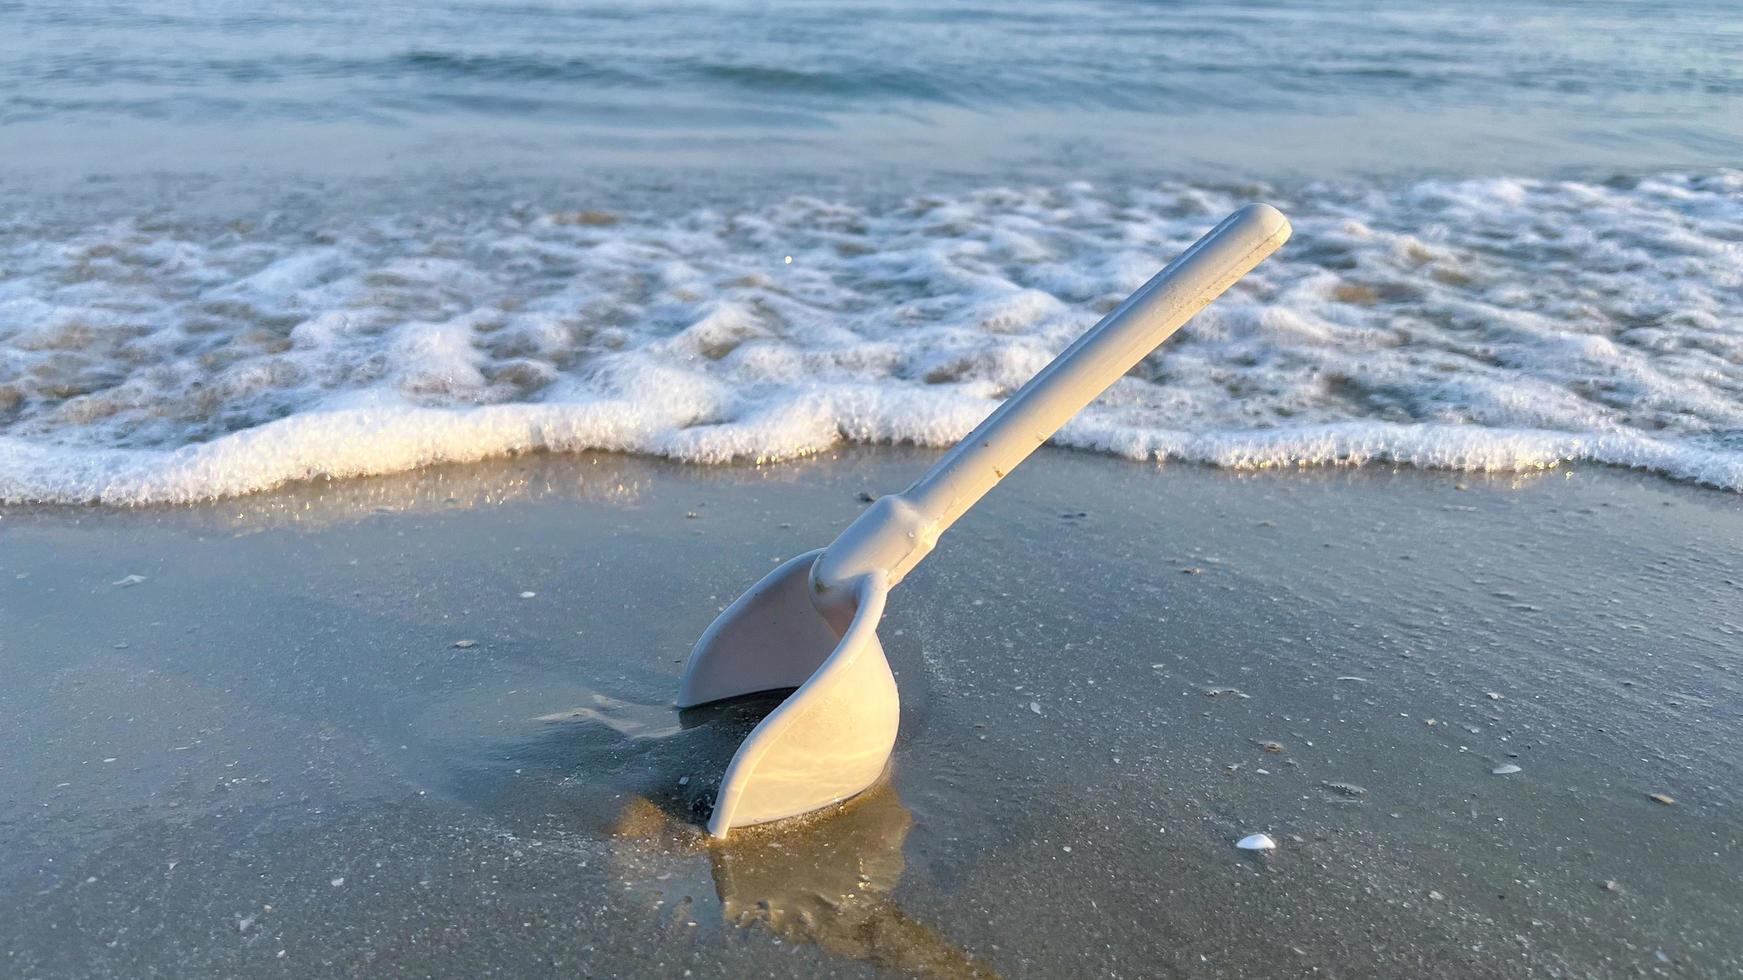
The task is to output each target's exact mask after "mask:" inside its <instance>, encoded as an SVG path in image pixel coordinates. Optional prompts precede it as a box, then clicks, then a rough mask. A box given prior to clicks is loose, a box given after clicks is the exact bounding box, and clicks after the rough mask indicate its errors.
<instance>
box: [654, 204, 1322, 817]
mask: <svg viewBox="0 0 1743 980" xmlns="http://www.w3.org/2000/svg"><path fill="white" fill-rule="evenodd" d="M1288 238H1289V221H1288V219H1286V218H1284V217H1283V215H1282V214H1281V213H1279V212H1278V211H1277V209H1276V208H1273V207H1271V206H1269V205H1266V204H1249V205H1247V206H1246V207H1244V208H1241V209H1240V210H1239V211H1236V212H1235V213H1234V214H1231V215H1229V216H1228V217H1227V218H1225V219H1223V222H1222V224H1219V225H1217V226H1216V227H1215V228H1213V229H1211V231H1210V233H1209V234H1207V235H1205V236H1204V237H1203V238H1200V239H1199V240H1198V241H1197V242H1195V243H1193V245H1192V247H1191V248H1189V249H1187V250H1186V252H1185V253H1183V254H1182V255H1181V256H1180V257H1179V258H1177V259H1175V260H1174V261H1173V262H1171V263H1169V264H1168V267H1167V268H1165V269H1163V270H1162V271H1161V272H1159V273H1157V274H1156V277H1155V278H1154V279H1151V280H1150V281H1149V282H1147V283H1145V284H1144V286H1143V287H1142V288H1140V289H1139V290H1138V291H1137V292H1135V293H1133V294H1132V295H1131V296H1130V297H1129V298H1128V299H1127V300H1126V301H1125V302H1124V303H1121V304H1120V305H1119V306H1118V307H1117V308H1116V309H1115V310H1114V311H1113V312H1112V313H1109V314H1108V315H1107V316H1106V317H1104V318H1103V319H1102V321H1101V322H1100V323H1097V324H1096V325H1095V326H1094V327H1092V328H1091V329H1090V330H1089V332H1088V333H1086V334H1084V335H1083V336H1082V337H1080V338H1078V340H1077V342H1076V343H1074V344H1072V345H1071V346H1070V347H1068V348H1066V349H1065V352H1064V353H1062V354H1060V355H1059V356H1058V357H1057V358H1056V359H1054V361H1053V363H1051V364H1049V365H1047V366H1046V367H1045V368H1042V369H1041V372H1040V373H1039V374H1036V375H1035V377H1033V378H1031V379H1030V380H1029V383H1028V384H1026V385H1024V386H1023V387H1022V389H1021V390H1019V391H1018V392H1017V393H1016V394H1015V395H1012V396H1011V397H1010V398H1009V399H1008V400H1006V401H1005V403H1004V404H1003V405H1000V406H999V407H998V408H997V409H996V410H995V411H994V412H993V413H992V414H991V415H989V416H987V419H986V421H984V422H982V423H981V424H980V426H979V427H977V428H976V429H975V430H974V431H973V432H971V433H969V435H968V437H967V438H966V439H964V440H962V442H960V443H958V444H957V446H956V448H954V449H952V450H951V451H950V452H949V453H947V454H945V456H944V457H943V458H942V459H940V460H939V461H938V462H937V464H936V465H934V466H933V467H932V469H931V471H929V472H928V473H927V474H926V475H925V476H922V477H921V478H920V479H919V481H918V482H916V483H915V484H914V485H913V486H911V487H909V488H908V489H907V490H905V491H903V492H902V493H899V494H892V495H890V496H887V497H881V498H879V499H878V500H877V502H875V503H873V504H872V505H871V506H870V507H868V508H866V510H865V512H864V513H863V514H861V515H860V517H859V519H858V520H856V521H854V522H853V523H852V524H851V525H849V526H848V528H847V530H845V531H843V532H842V533H841V536H840V537H838V538H836V539H835V543H834V544H831V545H830V546H829V547H827V548H824V549H822V550H819V551H811V552H806V553H805V554H803V555H800V556H799V557H797V558H794V559H793V560H791V561H789V562H787V563H786V564H784V565H782V566H780V567H779V568H777V569H775V570H774V571H772V572H770V573H769V574H768V575H767V576H766V577H764V578H763V580H762V581H761V582H758V583H757V584H756V585H754V586H752V587H751V589H750V591H749V592H746V593H745V594H744V595H742V596H740V597H739V598H738V601H736V602H734V603H733V604H732V605H731V606H729V607H727V609H726V611H725V612H723V613H721V614H720V617H719V618H718V619H716V620H715V621H714V624H713V625H712V626H709V627H708V631H707V632H705V633H703V634H702V639H700V640H698V641H697V642H696V648H695V649H694V650H693V651H691V653H690V660H689V663H687V664H686V665H685V667H684V679H683V681H682V682H681V684H680V686H679V690H678V706H679V707H690V706H692V705H698V704H706V703H708V702H710V701H718V700H721V699H723V698H731V697H736V696H738V695H742V694H751V693H754V692H758V691H771V690H779V689H783V688H790V687H796V688H798V690H797V691H795V692H794V693H793V694H792V695H791V696H789V697H788V698H787V699H786V700H785V701H783V702H782V703H781V704H780V706H779V707H777V708H776V709H775V710H774V711H772V712H770V713H769V714H768V715H767V716H766V717H764V718H763V720H762V722H761V723H760V724H758V725H757V726H756V728H755V729H754V730H753V731H752V732H751V733H750V736H749V737H747V738H746V739H745V741H744V744H743V745H741V746H740V747H739V749H738V753H737V754H736V755H734V756H733V758H732V763H731V764H730V765H729V766H728V767H727V770H726V775H725V776H724V777H723V778H722V780H721V783H720V792H719V794H718V796H717V797H716V798H715V804H714V815H713V817H712V818H711V819H710V820H709V822H708V830H709V832H710V833H712V834H713V835H714V836H716V837H724V836H726V833H727V831H729V830H730V829H732V828H733V827H742V826H746V825H749V824H758V823H766V822H768V821H770V820H779V819H781V818H782V817H791V816H796V815H798V814H801V813H808V812H810V811H812V810H815V809H818V808H819V807H824V806H828V805H829V804H831V803H835V802H838V801H840V800H844V799H847V798H848V797H850V796H853V795H854V794H856V793H858V792H860V791H861V790H864V789H866V788H867V787H869V786H871V785H872V784H873V783H875V782H877V780H878V778H879V777H880V776H882V775H883V771H884V767H885V765H886V763H887V762H888V760H889V756H890V749H891V748H892V747H893V746H894V745H895V742H896V722H897V716H898V714H899V707H900V705H899V701H898V698H897V694H896V680H895V678H894V677H893V676H892V675H891V674H890V665H889V663H888V662H887V661H885V659H884V651H883V647H881V646H879V645H878V637H877V625H878V620H879V619H880V618H881V617H882V616H883V612H884V599H885V598H886V597H887V596H888V594H889V591H890V589H891V588H893V587H894V586H895V585H896V584H897V583H899V582H901V581H902V579H903V577H904V576H906V575H907V574H908V572H909V571H911V570H913V568H914V566H915V565H917V564H919V562H920V559H922V558H924V557H926V555H927V553H928V552H930V551H931V550H932V548H933V546H934V545H936V544H937V543H938V536H939V535H940V534H943V533H944V531H945V530H946V529H947V528H949V527H950V525H952V524H954V523H956V519H957V518H959V517H961V516H962V515H963V514H964V513H966V512H967V511H968V509H969V508H970V507H972V506H974V502H975V501H977V500H979V499H980V498H981V497H982V496H983V495H984V494H985V493H986V492H987V491H988V490H991V489H992V488H993V485H994V484H996V483H998V482H999V480H1001V479H1003V478H1004V476H1005V474H1007V473H1009V472H1010V471H1011V470H1012V469H1014V468H1015V467H1016V465H1017V464H1018V463H1021V462H1022V461H1023V460H1024V459H1026V458H1027V457H1028V456H1029V454H1030V453H1032V452H1034V451H1035V449H1036V447H1038V446H1040V445H1041V444H1042V443H1043V442H1046V441H1047V439H1048V438H1049V437H1050V436H1052V435H1053V433H1054V432H1055V431H1057V430H1058V429H1059V427H1060V426H1062V425H1064V424H1065V423H1066V422H1067V421H1068V420H1070V418H1071V417H1072V416H1073V415H1076V414H1077V413H1078V412H1079V411H1080V410H1081V409H1082V408H1083V407H1084V406H1085V405H1087V404H1089V403H1090V401H1091V400H1093V399H1094V398H1095V397H1096V396H1097V395H1099V394H1101V392H1102V391H1103V390H1104V389H1106V388H1107V387H1108V386H1109V385H1111V384H1113V383H1114V382H1115V381H1117V380H1119V378H1120V377H1121V376H1122V375H1124V374H1125V373H1126V372H1127V371H1129V370H1131V368H1132V367H1133V366H1134V365H1136V364H1137V363H1138V362H1139V361H1140V360H1142V359H1143V358H1144V357H1145V356H1146V355H1148V354H1149V353H1150V351H1152V350H1154V349H1155V348H1156V346H1157V345H1158V344H1160V343H1162V341H1164V340H1167V339H1168V337H1169V336H1170V335H1171V334H1173V333H1174V331H1176V330H1178V329H1180V326H1181V324H1183V323H1185V322H1186V321H1187V320H1189V319H1191V318H1192V316H1193V314H1195V313H1197V312H1198V311H1199V310H1201V309H1203V308H1204V307H1205V306H1206V305H1208V304H1209V303H1210V302H1211V300H1214V299H1216V298H1217V297H1218V296H1219V295H1221V294H1222V292H1223V290H1225V289H1227V288H1229V286H1231V285H1233V284H1234V283H1235V281H1236V280H1238V279H1240V278H1241V277H1242V276H1244V275H1246V274H1247V273H1248V272H1249V271H1251V270H1252V269H1253V267H1254V266H1256V265H1258V264H1259V263H1260V262H1262V261H1264V259H1265V257H1266V256H1268V255H1270V254H1271V253H1272V252H1273V251H1276V249H1277V247H1278V246H1279V245H1282V244H1283V242H1284V241H1286V240H1287V239H1288Z"/></svg>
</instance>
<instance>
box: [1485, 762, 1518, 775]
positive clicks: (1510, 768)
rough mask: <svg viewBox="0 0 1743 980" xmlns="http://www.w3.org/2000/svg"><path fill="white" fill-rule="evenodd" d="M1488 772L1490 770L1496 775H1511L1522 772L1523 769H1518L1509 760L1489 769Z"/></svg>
mask: <svg viewBox="0 0 1743 980" xmlns="http://www.w3.org/2000/svg"><path fill="white" fill-rule="evenodd" d="M1489 772H1491V773H1493V774H1494V775H1497V776H1511V775H1513V774H1514V773H1516V772H1524V770H1523V769H1520V768H1519V767H1518V766H1516V765H1514V764H1513V763H1511V762H1509V763H1507V764H1506V765H1503V766H1496V767H1495V768H1493V769H1491V770H1489Z"/></svg>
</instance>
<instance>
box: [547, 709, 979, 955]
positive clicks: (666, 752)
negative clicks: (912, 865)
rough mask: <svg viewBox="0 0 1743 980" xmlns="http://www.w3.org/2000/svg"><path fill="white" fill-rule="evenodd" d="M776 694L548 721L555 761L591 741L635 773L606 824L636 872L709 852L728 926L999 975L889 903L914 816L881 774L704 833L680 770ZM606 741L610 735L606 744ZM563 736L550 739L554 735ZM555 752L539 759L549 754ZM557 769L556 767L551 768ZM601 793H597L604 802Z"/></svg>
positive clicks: (837, 949) (704, 757)
mask: <svg viewBox="0 0 1743 980" xmlns="http://www.w3.org/2000/svg"><path fill="white" fill-rule="evenodd" d="M779 702H780V698H779V697H778V696H776V697H763V698H754V697H753V698H747V699H742V700H740V701H738V702H735V703H732V704H728V705H723V706H716V707H713V708H705V709H697V710H693V711H687V712H685V713H684V714H683V716H681V721H679V723H678V724H673V723H672V722H673V720H672V719H671V716H670V714H665V713H662V712H661V711H660V710H659V709H653V708H651V707H645V708H638V707H637V706H634V705H629V704H626V703H623V702H619V701H616V700H614V699H610V698H602V697H596V698H595V699H594V703H593V704H590V705H587V706H583V707H578V708H576V709H573V710H570V711H565V712H560V713H557V714H552V715H546V716H544V717H542V718H540V719H538V720H539V721H541V722H544V723H546V724H550V725H553V726H555V727H554V728H553V729H552V730H551V731H550V732H548V734H547V746H546V748H547V750H550V749H552V748H555V749H556V752H554V753H549V754H552V755H560V756H562V757H566V758H568V759H569V760H571V762H572V761H573V759H574V754H575V751H576V750H577V749H578V748H580V747H581V746H582V745H586V744H592V745H594V746H595V748H596V750H597V752H598V755H597V757H596V758H595V760H594V761H595V762H596V763H604V762H606V761H607V760H608V759H609V760H610V764H609V765H608V766H602V768H609V769H614V770H616V771H618V772H620V773H625V772H627V773H634V774H636V775H635V776H634V777H632V782H631V783H630V784H623V783H620V784H619V789H620V790H626V791H628V792H627V793H626V794H625V795H626V796H627V802H624V803H620V804H619V809H618V810H617V811H616V815H615V818H613V819H612V820H611V821H610V823H609V824H608V826H607V827H605V828H604V829H605V830H606V832H607V834H608V836H610V837H611V838H613V839H615V840H616V841H617V842H618V844H619V848H620V849H619V859H620V860H621V861H623V862H624V864H625V865H627V866H628V867H629V868H631V869H633V870H631V871H630V874H632V875H637V876H640V875H643V874H645V873H646V869H647V868H648V867H649V865H648V863H646V859H648V858H652V859H653V860H654V862H655V863H656V864H659V863H664V862H666V861H669V859H670V857H671V856H672V854H673V849H674V848H676V850H677V852H679V853H683V852H689V853H694V851H691V848H692V847H694V848H696V849H697V850H703V851H706V853H707V855H708V858H709V862H710V865H711V870H712V872H713V879H714V887H715V891H716V893H717V894H718V895H719V897H720V903H721V914H722V918H723V919H724V920H725V921H726V922H730V923H732V924H733V925H736V926H740V927H744V928H759V927H760V928H764V929H768V930H769V931H771V932H772V933H774V934H775V935H776V936H777V937H780V938H782V939H785V940H789V941H797V940H804V941H806V942H810V943H815V944H816V945H817V946H818V947H820V948H821V949H823V950H824V951H825V952H826V953H828V954H830V955H831V956H836V957H841V958H844V959H853V960H860V961H864V962H867V963H870V964H873V965H875V966H878V967H880V968H884V969H890V970H896V971H901V972H905V973H912V974H916V975H920V976H930V977H945V978H961V977H994V976H997V973H996V972H994V971H993V970H992V969H991V968H990V967H988V966H987V965H985V964H983V963H981V962H980V961H978V960H976V959H975V958H974V957H973V956H970V955H969V954H968V953H967V952H965V951H964V950H962V949H961V948H959V947H957V946H956V945H955V944H953V943H952V942H951V941H950V940H949V938H947V937H946V936H944V935H943V934H942V933H940V932H939V931H938V930H937V929H934V928H933V927H931V926H928V925H926V924H924V923H922V922H919V921H916V920H915V919H914V918H912V917H911V916H909V915H908V914H907V913H906V912H905V911H903V909H902V907H901V906H900V905H899V904H898V903H897V901H896V900H895V899H894V898H893V897H892V893H893V892H894V890H895V888H896V885H897V883H898V881H899V880H900V879H901V876H902V872H903V870H904V868H905V867H906V860H905V858H904V856H903V853H902V848H903V845H904V844H905V843H906V841H907V838H908V831H909V829H910V828H911V827H913V825H914V818H913V815H912V814H910V813H909V812H908V808H907V807H905V806H903V805H902V801H901V798H900V797H899V796H898V795H897V793H896V790H895V788H894V787H893V786H891V785H890V784H889V782H888V781H887V780H886V781H885V782H882V783H880V784H878V785H877V786H875V787H873V788H872V789H870V790H868V791H867V792H865V793H862V794H861V795H860V796H858V797H856V798H854V799H853V800H850V801H848V802H846V803H842V804H839V805H837V806H834V807H830V808H828V809H827V810H824V811H820V812H818V813H816V814H813V815H810V816H808V817H802V818H799V819H797V820H793V821H788V822H784V823H782V824H781V825H779V826H778V827H751V828H746V829H745V830H743V831H742V832H740V833H737V834H734V835H733V837H732V838H731V839H729V840H719V839H714V838H710V837H708V836H706V835H705V834H704V833H703V832H702V828H701V827H700V826H699V824H698V821H699V819H705V818H706V809H705V806H706V803H707V801H709V800H710V799H711V798H712V796H713V792H714V787H713V786H711V785H708V784H707V783H704V782H702V781H700V780H698V781H697V782H696V783H694V784H689V785H685V786H683V787H681V788H674V784H675V780H674V778H673V775H672V774H673V773H684V772H691V771H696V770H698V769H700V768H703V767H707V766H709V765H710V764H712V763H714V762H715V761H717V760H718V759H719V758H721V757H722V754H723V753H725V754H730V753H731V752H732V751H733V750H734V749H735V748H736V747H737V745H738V742H739V740H740V739H741V738H743V736H744V732H745V731H746V730H747V729H748V728H749V727H752V726H754V725H755V724H756V722H757V721H758V720H759V719H760V718H761V717H763V716H764V715H765V714H766V713H767V712H768V710H769V708H770V707H772V706H773V705H775V704H778V703H779ZM604 733H609V735H607V736H606V737H605V738H604V739H600V738H599V736H600V735H601V734H604ZM553 737H555V739H556V740H555V743H554V745H553V744H551V743H550V740H551V739H552V738H553ZM546 754H547V753H545V752H542V753H541V756H544V755H546ZM552 761H554V760H552ZM595 799H601V800H602V797H595Z"/></svg>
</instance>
